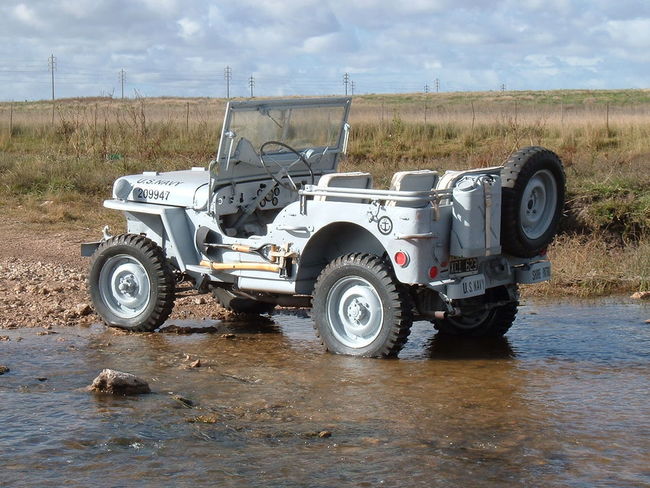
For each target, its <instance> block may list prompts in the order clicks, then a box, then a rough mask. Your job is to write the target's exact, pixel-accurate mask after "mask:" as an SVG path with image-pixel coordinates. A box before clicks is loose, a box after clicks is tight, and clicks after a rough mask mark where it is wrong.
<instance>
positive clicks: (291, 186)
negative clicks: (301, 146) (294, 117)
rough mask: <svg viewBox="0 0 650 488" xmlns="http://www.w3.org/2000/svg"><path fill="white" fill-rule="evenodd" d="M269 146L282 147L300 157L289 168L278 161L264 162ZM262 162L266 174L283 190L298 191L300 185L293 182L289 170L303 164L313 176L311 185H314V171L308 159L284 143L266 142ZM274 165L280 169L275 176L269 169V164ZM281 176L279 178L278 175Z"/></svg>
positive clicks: (262, 150) (262, 151)
mask: <svg viewBox="0 0 650 488" xmlns="http://www.w3.org/2000/svg"><path fill="white" fill-rule="evenodd" d="M268 146H280V147H283V148H285V149H287V150H289V151H290V152H292V153H293V154H295V155H296V156H298V159H296V160H295V161H294V162H292V163H291V164H289V165H288V166H283V165H282V164H280V163H279V162H278V161H274V160H271V161H270V162H267V161H264V156H266V155H267V154H268V153H267V152H266V148H267V147H268ZM260 162H261V163H262V166H263V167H264V169H265V170H266V172H267V173H268V174H269V176H270V177H271V179H272V180H273V181H275V182H276V183H277V184H278V185H280V186H281V187H282V188H286V189H287V190H289V191H298V185H296V183H295V182H294V181H293V179H292V178H291V175H290V174H289V170H290V169H291V168H293V167H294V166H295V165H296V164H298V163H302V164H304V165H305V167H306V168H307V169H308V170H309V175H310V176H311V184H312V185H313V184H314V171H313V170H312V169H311V165H310V164H309V162H308V161H307V159H306V158H305V157H304V156H303V155H302V154H300V153H299V152H298V151H297V150H295V149H294V148H292V147H291V146H289V145H288V144H285V143H284V142H280V141H266V142H265V143H264V144H262V145H261V146H260ZM270 163H273V164H275V166H277V167H278V169H279V171H278V172H277V173H276V174H273V172H272V171H271V169H270V168H269V166H268V165H269V164H270ZM278 174H279V175H280V176H279V177H278V176H277V175H278ZM285 177H286V179H287V180H288V182H285V181H284V178H285Z"/></svg>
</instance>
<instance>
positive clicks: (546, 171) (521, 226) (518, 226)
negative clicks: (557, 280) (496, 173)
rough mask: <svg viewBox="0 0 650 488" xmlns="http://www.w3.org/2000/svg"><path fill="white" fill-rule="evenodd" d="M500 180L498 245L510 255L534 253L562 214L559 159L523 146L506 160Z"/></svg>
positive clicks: (551, 234)
mask: <svg viewBox="0 0 650 488" xmlns="http://www.w3.org/2000/svg"><path fill="white" fill-rule="evenodd" d="M501 181H502V185H503V190H502V204H501V207H502V214H503V217H502V219H501V246H502V247H503V249H504V251H505V252H507V253H509V254H512V255H514V256H519V257H524V258H526V257H532V256H536V255H538V254H539V253H540V252H541V251H542V250H543V249H544V248H546V247H547V246H548V245H549V244H550V243H551V241H552V240H553V237H555V234H556V232H557V228H558V224H559V221H560V217H561V216H562V209H563V208H564V194H565V176H564V168H563V166H562V162H561V161H560V158H558V156H557V155H556V154H555V153H554V152H552V151H549V150H548V149H544V148H543V147H537V146H534V147H527V148H524V149H521V150H519V151H517V152H516V153H514V154H513V155H512V156H511V157H510V159H508V161H507V162H506V164H505V165H504V167H503V170H502V171H501Z"/></svg>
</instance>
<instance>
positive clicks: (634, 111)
mask: <svg viewBox="0 0 650 488" xmlns="http://www.w3.org/2000/svg"><path fill="white" fill-rule="evenodd" d="M224 108H225V101H224V100H223V99H178V98H158V99H139V100H124V101H122V100H113V99H103V98H97V99H91V98H88V99H69V100H60V101H57V104H56V106H55V107H54V110H53V108H52V104H51V102H20V103H18V102H16V103H0V211H2V212H3V213H4V214H6V215H11V216H13V218H16V219H19V220H21V221H23V222H24V223H25V225H26V226H54V227H57V226H58V227H65V226H68V227H97V228H98V229H99V228H100V227H101V224H102V223H103V222H108V223H111V224H112V225H114V226H116V227H119V225H120V222H121V220H120V219H121V217H120V216H119V215H115V214H114V213H112V212H110V213H109V212H107V211H105V210H104V209H103V208H102V206H101V201H102V200H103V199H104V198H106V197H107V196H109V194H110V188H111V184H112V182H113V180H114V179H115V178H116V177H117V176H119V175H122V174H127V173H135V172H140V171H143V170H151V169H157V170H161V171H164V170H170V169H179V168H187V167H190V166H198V165H205V164H207V162H208V161H209V160H210V159H211V158H212V157H213V155H214V153H215V150H216V146H217V142H218V136H219V132H220V125H221V121H222V118H223V111H224ZM351 124H352V135H351V139H350V146H349V157H348V159H347V160H346V161H345V163H344V165H343V167H342V168H341V169H342V170H365V171H370V172H371V173H372V174H373V175H374V177H375V182H376V183H375V184H376V186H386V185H387V184H388V182H389V181H390V177H391V176H392V174H393V173H394V172H395V171H399V170H403V169H416V168H432V169H438V170H444V169H463V168H471V167H479V166H493V165H497V164H501V163H502V162H503V161H504V160H505V159H506V158H507V157H508V155H509V154H510V153H511V152H513V151H515V150H516V149H518V148H520V147H523V146H528V145H542V146H546V147H548V148H550V149H552V150H554V151H556V152H557V153H558V154H559V156H560V157H561V158H562V160H563V161H564V163H565V167H566V174H567V183H568V191H569V194H568V203H567V218H566V219H565V221H564V226H563V233H562V235H561V236H560V238H558V239H557V241H556V243H555V244H554V246H553V247H552V249H551V250H550V252H551V254H552V258H553V260H554V262H555V265H556V266H555V276H554V279H553V281H552V282H551V283H550V284H549V285H545V286H543V287H536V288H535V290H537V292H541V293H548V294H553V293H556V294H557V293H563V294H566V293H571V294H576V295H580V296H587V295H594V294H605V293H612V292H624V291H625V292H627V291H632V290H646V289H650V239H648V236H649V235H650V91H645V90H621V91H578V90H574V91H553V92H485V93H444V94H443V93H441V94H426V95H425V94H404V95H365V96H356V97H355V98H354V102H353V106H352V115H351Z"/></svg>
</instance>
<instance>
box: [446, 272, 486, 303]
mask: <svg viewBox="0 0 650 488" xmlns="http://www.w3.org/2000/svg"><path fill="white" fill-rule="evenodd" d="M484 293H485V276H483V275H482V274H477V275H471V276H465V278H461V279H460V280H459V281H457V282H456V283H452V284H449V285H447V296H448V297H449V298H451V299H458V298H469V297H475V296H477V295H483V294H484Z"/></svg>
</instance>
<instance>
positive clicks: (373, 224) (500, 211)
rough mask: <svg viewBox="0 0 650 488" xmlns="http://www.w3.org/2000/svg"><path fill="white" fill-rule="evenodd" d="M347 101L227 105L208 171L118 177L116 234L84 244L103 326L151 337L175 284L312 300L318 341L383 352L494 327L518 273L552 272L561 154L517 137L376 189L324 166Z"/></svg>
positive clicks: (341, 130)
mask: <svg viewBox="0 0 650 488" xmlns="http://www.w3.org/2000/svg"><path fill="white" fill-rule="evenodd" d="M350 103H351V100H350V99H349V98H323V99H288V100H250V101H238V102H230V103H229V104H228V106H227V109H226V114H225V118H224V123H223V130H222V134H221V141H220V143H219V147H218V151H217V156H216V159H214V160H213V161H211V162H210V164H209V165H208V166H207V167H196V168H192V169H189V170H186V171H173V172H167V173H158V172H156V171H152V172H145V173H143V174H140V175H132V176H124V177H121V178H119V179H118V180H117V181H116V182H115V184H114V186H113V198H112V199H111V200H107V201H105V202H104V205H105V206H106V207H108V208H111V209H114V210H119V211H122V212H124V215H125V217H126V221H127V233H126V234H122V235H118V236H110V235H108V233H107V232H105V235H104V238H103V239H102V240H101V241H99V242H95V243H88V244H84V245H82V254H84V255H86V256H90V255H92V261H91V265H90V275H89V279H88V282H89V291H90V295H91V298H92V302H93V304H94V307H95V310H96V311H97V313H98V314H99V315H100V316H101V317H102V318H103V319H104V321H105V322H106V323H107V324H108V325H111V326H115V327H121V328H125V329H129V330H134V331H152V330H155V329H156V328H157V327H159V326H160V325H162V324H163V322H164V321H165V320H166V319H167V317H168V316H169V314H170V313H171V311H172V307H173V305H174V299H175V284H176V283H177V282H179V281H181V280H186V281H189V282H191V283H192V284H193V286H194V287H195V288H196V289H197V290H199V291H201V292H211V293H212V294H213V295H214V297H215V298H216V300H217V301H218V302H219V303H220V304H221V305H222V306H224V307H226V308H228V309H231V310H233V311H235V312H242V313H269V312H271V311H272V310H273V309H274V307H275V306H277V305H280V306H283V307H311V308H312V317H313V320H314V324H315V329H316V333H317V335H318V336H319V337H320V340H321V341H322V343H323V344H324V346H325V348H326V349H327V350H329V351H332V352H335V353H340V354H350V355H357V356H380V357H386V356H393V355H396V354H397V353H398V352H399V351H400V349H401V348H402V347H403V345H404V344H405V342H406V340H407V338H408V335H409V331H410V328H411V324H412V322H413V321H414V320H430V321H432V322H433V324H434V325H435V327H436V328H437V329H438V330H439V331H440V333H444V334H455V335H466V336H501V335H503V334H504V333H505V332H506V331H507V330H508V329H509V328H510V326H511V325H512V323H513V321H514V319H515V315H516V313H517V306H518V291H517V284H518V283H537V282H541V281H545V280H548V279H549V278H550V276H551V263H550V262H549V260H548V258H547V257H546V247H547V246H548V244H549V243H550V242H551V241H552V239H553V237H554V236H555V233H556V230H557V227H558V221H559V219H560V216H561V213H562V208H563V204H564V192H565V177H564V170H563V167H562V163H561V162H560V160H559V158H558V157H557V156H556V155H555V154H554V153H553V152H551V151H549V150H547V149H544V148H541V147H528V148H525V149H522V150H520V151H518V152H516V153H515V154H513V155H512V156H511V157H510V159H509V160H508V161H507V162H506V163H505V164H504V165H502V166H494V167H489V168H478V169H473V170H469V171H446V172H445V173H444V174H442V175H440V174H439V173H438V172H436V171H432V170H429V169H424V170H419V171H401V172H398V173H395V175H394V176H393V179H392V182H391V185H390V188H389V189H376V188H374V187H373V184H372V177H371V175H370V174H368V173H363V172H350V173H338V172H337V167H338V165H339V162H340V161H341V158H342V157H343V156H344V155H345V152H346V146H347V142H348V136H349V133H350V127H349V125H348V123H347V120H348V114H349V111H350Z"/></svg>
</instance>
